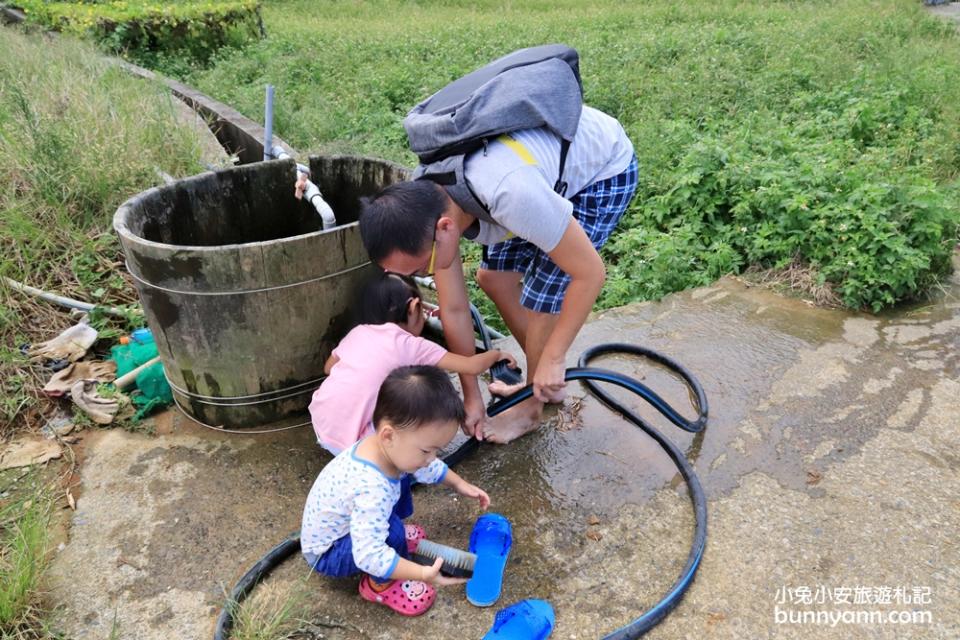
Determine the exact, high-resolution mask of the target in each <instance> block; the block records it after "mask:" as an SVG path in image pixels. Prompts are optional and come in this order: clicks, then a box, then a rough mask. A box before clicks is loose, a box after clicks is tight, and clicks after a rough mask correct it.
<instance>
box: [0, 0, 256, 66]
mask: <svg viewBox="0 0 960 640" xmlns="http://www.w3.org/2000/svg"><path fill="white" fill-rule="evenodd" d="M15 4H17V5H18V6H21V7H22V8H23V9H24V11H25V12H26V15H27V16H28V18H29V19H30V20H31V21H32V22H36V23H39V24H41V25H43V26H46V27H52V28H54V29H57V30H58V31H62V32H64V33H72V34H76V35H81V36H86V37H89V38H92V39H93V40H95V41H96V42H99V43H100V44H101V45H103V46H104V47H105V48H107V49H108V50H110V51H114V52H118V53H126V54H128V55H130V56H132V57H134V58H137V59H140V60H144V61H155V60H156V59H157V56H164V55H168V54H175V55H182V56H187V57H189V58H192V59H194V60H206V59H208V58H209V57H210V55H211V54H213V52H215V51H216V50H217V49H219V48H220V47H223V46H226V45H233V46H241V45H243V44H244V43H245V42H246V41H247V40H250V39H252V38H256V37H259V36H260V35H261V34H262V24H261V22H260V3H259V2H257V1H256V0H233V1H227V2H194V1H189V2H173V3H155V2H143V1H136V0H134V1H127V0H118V1H113V2H110V1H90V0H87V1H86V2H48V1H47V0H16V3H15Z"/></svg>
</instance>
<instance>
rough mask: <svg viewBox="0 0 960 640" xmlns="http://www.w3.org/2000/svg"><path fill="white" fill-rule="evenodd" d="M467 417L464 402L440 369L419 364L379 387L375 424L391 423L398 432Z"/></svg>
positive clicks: (460, 421)
mask: <svg viewBox="0 0 960 640" xmlns="http://www.w3.org/2000/svg"><path fill="white" fill-rule="evenodd" d="M465 418H466V412H465V411H464V408H463V401H462V400H461V399H460V395H459V394H458V393H457V391H456V389H454V388H453V383H451V382H450V377H449V376H448V375H447V374H446V373H444V371H443V370H441V369H438V368H437V367H430V366H426V365H416V366H410V367H399V368H397V369H394V370H393V371H392V372H391V373H390V375H388V376H387V379H386V380H384V381H383V384H382V385H380V393H378V394H377V404H376V406H375V407H374V409H373V424H374V427H375V428H379V427H380V424H382V423H383V422H389V423H390V424H391V425H393V427H394V428H396V429H409V428H417V427H418V426H420V425H423V424H427V423H430V422H455V423H456V424H458V425H462V424H463V421H464V420H465Z"/></svg>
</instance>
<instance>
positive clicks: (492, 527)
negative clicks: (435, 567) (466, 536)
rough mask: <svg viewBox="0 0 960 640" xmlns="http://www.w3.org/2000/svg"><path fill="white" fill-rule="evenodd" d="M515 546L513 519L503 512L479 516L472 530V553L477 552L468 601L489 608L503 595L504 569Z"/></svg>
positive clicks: (468, 583)
mask: <svg viewBox="0 0 960 640" xmlns="http://www.w3.org/2000/svg"><path fill="white" fill-rule="evenodd" d="M512 545H513V532H512V527H511V526H510V521H509V520H507V519H506V518H504V517H503V516H502V515H500V514H499V513H485V514H483V515H482V516H480V517H479V518H477V523H476V524H475V525H473V531H472V532H471V533H470V553H473V554H476V556H477V562H476V564H475V565H474V567H473V577H472V578H470V580H469V581H467V600H469V601H470V604H472V605H474V606H477V607H489V606H491V605H493V604H494V603H496V601H497V600H498V599H499V598H500V589H501V587H502V586H503V571H504V569H505V568H506V566H507V556H508V555H510V547H511V546H512Z"/></svg>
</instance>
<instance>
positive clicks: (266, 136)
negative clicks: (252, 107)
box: [263, 84, 273, 160]
mask: <svg viewBox="0 0 960 640" xmlns="http://www.w3.org/2000/svg"><path fill="white" fill-rule="evenodd" d="M272 152H273V85H272V84H268V85H267V101H266V109H265V113H264V115H263V159H264V160H270V159H271V158H273V153H272Z"/></svg>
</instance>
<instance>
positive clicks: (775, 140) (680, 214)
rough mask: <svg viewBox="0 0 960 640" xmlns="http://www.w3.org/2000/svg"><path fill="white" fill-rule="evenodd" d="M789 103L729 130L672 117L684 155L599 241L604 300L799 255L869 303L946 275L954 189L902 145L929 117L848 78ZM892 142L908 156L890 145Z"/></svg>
mask: <svg viewBox="0 0 960 640" xmlns="http://www.w3.org/2000/svg"><path fill="white" fill-rule="evenodd" d="M795 101H796V102H797V103H798V104H797V105H795V106H794V108H791V109H790V110H789V111H787V112H786V114H785V115H782V116H777V117H774V116H757V118H756V122H754V123H753V124H752V126H749V127H746V128H744V129H738V130H735V131H722V130H717V131H704V130H703V129H702V128H700V129H696V128H694V127H692V126H690V125H685V124H683V123H677V124H676V126H675V129H676V130H680V131H683V134H679V135H678V134H677V133H676V132H675V133H674V135H675V136H677V137H680V138H687V139H688V142H687V143H686V144H683V145H682V147H681V148H684V152H683V154H682V155H681V156H680V157H679V159H678V161H677V162H676V166H674V167H672V168H671V169H670V170H668V171H665V172H663V173H662V174H660V176H659V182H658V183H648V184H646V185H644V186H645V188H646V193H641V194H640V196H639V197H638V198H637V201H636V202H637V206H636V207H635V208H634V210H633V211H632V213H631V214H630V219H629V220H628V223H627V225H625V226H626V227H627V228H628V229H627V230H626V231H625V232H623V233H621V234H619V235H617V236H615V239H614V241H613V242H612V243H611V244H610V245H609V246H608V248H607V251H606V253H607V257H608V260H609V262H611V263H612V267H611V278H610V280H611V282H612V283H613V286H611V287H608V288H607V289H606V291H605V293H604V299H603V303H604V304H605V305H612V304H622V303H624V302H628V301H630V300H633V299H636V298H638V297H640V298H650V297H659V296H662V295H664V294H665V293H667V292H670V291H676V290H679V289H683V288H686V287H689V286H697V285H702V284H706V283H707V282H710V281H712V280H714V279H716V278H718V277H720V276H722V275H724V274H726V273H738V272H740V271H741V269H742V268H743V267H745V266H748V265H755V266H760V267H765V268H772V269H783V268H785V267H787V266H790V265H791V264H796V263H800V264H803V265H808V266H809V267H811V268H812V269H813V270H814V271H815V272H816V273H817V274H818V275H817V284H820V285H823V284H828V285H831V287H832V288H833V289H834V291H836V293H837V295H838V296H839V297H840V299H841V300H842V301H843V303H844V304H845V305H847V306H849V307H853V308H870V309H872V310H874V311H878V310H879V309H881V308H883V307H885V306H889V305H892V304H894V303H896V302H898V301H900V300H905V299H909V298H912V297H915V296H916V294H917V292H918V291H923V290H925V289H927V288H929V287H930V286H932V285H933V284H935V283H936V282H937V278H938V275H939V274H943V273H946V272H949V269H950V256H951V253H952V251H953V246H954V243H955V242H956V238H957V218H958V216H957V215H956V206H957V201H956V197H955V196H956V194H955V193H954V192H952V191H950V190H947V189H942V188H938V186H937V185H936V184H935V183H934V182H933V181H932V180H931V179H930V178H928V177H926V175H924V174H925V165H926V163H927V159H926V158H925V157H924V155H923V154H922V153H921V152H920V151H918V150H917V149H918V148H919V146H918V145H916V144H908V143H905V139H908V140H907V142H910V141H911V140H912V139H914V138H922V137H924V136H927V135H928V134H929V131H930V130H931V129H932V120H931V118H930V116H929V114H927V113H925V112H924V110H923V109H920V108H918V107H916V106H915V104H916V101H914V100H911V99H910V98H909V96H907V95H906V94H905V92H903V91H902V90H887V91H875V92H872V93H871V91H870V89H868V88H864V87H857V86H850V87H844V88H841V89H839V90H836V91H833V92H827V93H809V94H804V95H800V96H798V97H797V98H796V99H795ZM891 140H895V141H896V143H897V146H898V147H904V148H905V149H906V150H907V151H906V153H907V156H908V157H906V158H904V157H903V154H900V156H898V155H897V154H890V153H889V150H888V149H887V146H888V145H889V143H890V141H891ZM912 141H913V142H916V140H912ZM911 154H912V155H911Z"/></svg>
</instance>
